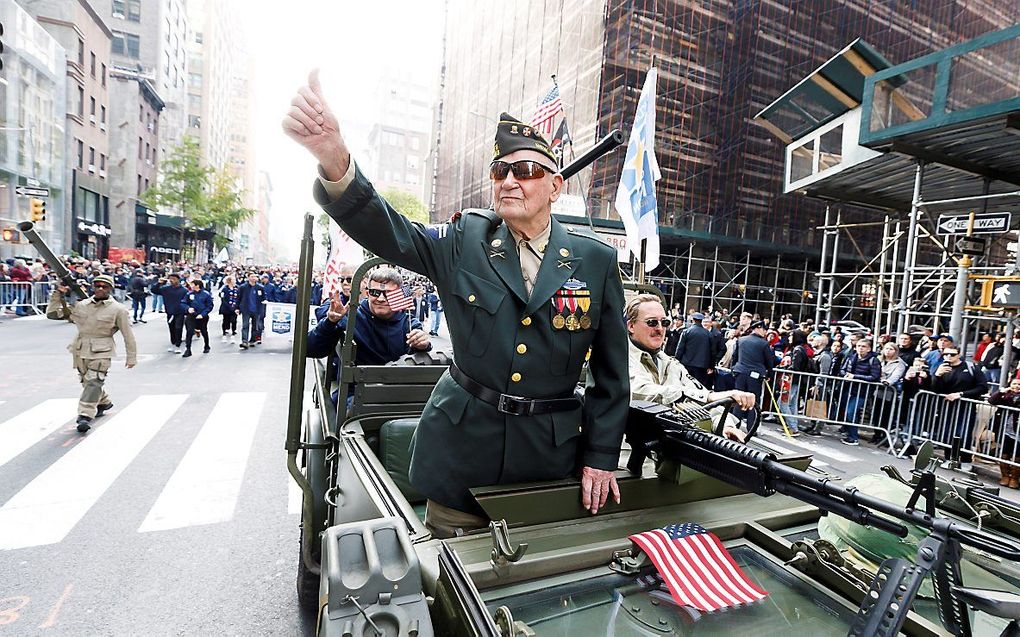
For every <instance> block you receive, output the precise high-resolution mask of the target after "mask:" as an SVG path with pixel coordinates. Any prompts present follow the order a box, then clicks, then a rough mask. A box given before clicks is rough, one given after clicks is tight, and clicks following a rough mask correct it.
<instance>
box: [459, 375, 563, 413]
mask: <svg viewBox="0 0 1020 637" xmlns="http://www.w3.org/2000/svg"><path fill="white" fill-rule="evenodd" d="M450 376H452V377H453V380H455V381H456V382H457V384H458V385H460V386H461V387H463V388H464V391H466V392H467V393H469V394H471V395H472V396H474V397H475V398H477V399H478V400H481V401H482V402H486V403H489V404H490V405H492V406H493V407H495V408H496V409H497V410H499V412H500V413H504V414H509V415H511V416H535V415H538V414H548V413H552V412H554V411H570V410H571V409H577V408H578V407H580V406H581V401H580V400H578V399H577V397H575V396H571V397H569V398H524V397H522V396H511V395H510V394H503V393H500V392H498V391H496V390H495V389H489V388H488V387H486V386H485V385H483V384H481V383H479V382H478V381H476V380H474V379H473V378H471V377H470V376H468V375H467V374H465V373H464V372H462V371H461V369H460V368H459V367H457V365H455V364H454V365H450Z"/></svg>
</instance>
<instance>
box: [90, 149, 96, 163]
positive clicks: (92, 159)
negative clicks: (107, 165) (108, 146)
mask: <svg viewBox="0 0 1020 637" xmlns="http://www.w3.org/2000/svg"><path fill="white" fill-rule="evenodd" d="M95 167H96V149H95V148H93V147H91V146H89V168H90V169H95Z"/></svg>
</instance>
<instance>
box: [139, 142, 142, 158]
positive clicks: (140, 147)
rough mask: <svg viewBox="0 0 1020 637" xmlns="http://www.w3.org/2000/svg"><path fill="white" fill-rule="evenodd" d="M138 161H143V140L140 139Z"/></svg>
mask: <svg viewBox="0 0 1020 637" xmlns="http://www.w3.org/2000/svg"><path fill="white" fill-rule="evenodd" d="M138 159H142V138H141V137H139V138H138Z"/></svg>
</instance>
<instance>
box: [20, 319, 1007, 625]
mask: <svg viewBox="0 0 1020 637" xmlns="http://www.w3.org/2000/svg"><path fill="white" fill-rule="evenodd" d="M146 318H147V320H148V321H149V322H148V323H147V324H144V325H141V324H140V325H137V326H136V328H135V332H136V337H137V339H138V344H139V352H140V354H139V362H138V366H137V367H135V368H134V369H131V370H128V369H125V368H124V365H123V347H122V346H121V344H120V341H119V337H118V357H117V358H116V359H115V360H114V366H113V368H112V370H111V372H110V375H109V379H108V382H107V391H108V393H109V394H110V396H111V398H112V400H113V402H114V404H115V407H114V409H113V410H112V411H111V412H110V413H109V414H107V415H105V416H103V417H102V418H100V419H97V421H96V423H95V427H94V428H93V430H92V431H91V432H89V433H88V434H87V435H85V436H82V435H80V434H78V433H77V432H76V431H75V429H74V418H75V415H76V410H75V405H76V401H77V396H78V393H79V385H78V382H77V376H76V374H75V372H74V370H73V369H72V368H71V357H70V355H69V354H68V353H67V352H66V350H65V346H66V344H67V343H68V342H70V340H71V338H72V337H73V334H74V327H73V326H71V325H69V324H67V323H63V322H57V321H47V320H45V319H44V318H41V317H30V318H18V319H14V318H11V317H9V316H2V317H0V343H2V344H3V348H2V350H0V351H2V353H0V636H2V635H19V636H21V635H75V636H77V635H118V636H119V635H140V634H142V635H235V634H236V635H241V634H244V635H302V634H314V617H309V616H307V615H304V614H302V612H301V610H300V608H299V606H298V603H297V599H296V595H295V591H294V578H295V572H296V566H297V557H298V556H297V539H298V522H299V520H298V518H299V516H298V509H299V502H298V500H297V498H296V497H295V496H296V494H297V491H296V489H295V488H294V487H293V485H292V483H291V480H290V477H289V475H288V474H287V470H286V462H285V460H286V454H285V452H284V448H283V445H284V436H285V423H286V413H287V383H288V375H289V369H290V343H289V342H288V341H287V340H286V339H282V340H279V341H277V342H275V343H274V342H271V341H267V342H266V344H264V345H262V346H260V347H258V348H256V349H254V350H249V351H242V350H240V349H239V348H238V346H237V345H236V344H233V345H232V344H229V343H222V342H221V340H220V338H219V336H218V334H219V331H220V324H219V317H218V316H216V317H214V319H213V323H212V324H211V326H210V328H211V329H210V331H211V332H212V334H213V339H212V352H211V353H209V354H202V353H201V348H200V347H196V348H195V352H196V353H195V355H194V356H193V357H191V358H188V359H183V358H181V356H179V355H176V354H172V353H167V352H166V347H167V344H168V343H167V332H166V327H165V321H164V317H163V315H161V314H155V315H153V314H151V313H150V314H147V317H146ZM437 345H438V346H439V347H440V348H444V347H445V348H448V346H449V345H448V341H446V340H445V339H440V340H438V341H437ZM761 439H762V442H763V444H765V445H767V446H770V447H771V448H773V449H774V450H775V451H777V452H779V453H811V454H813V455H814V461H815V465H816V466H818V467H819V468H821V469H823V470H825V471H827V472H828V473H830V474H831V475H833V476H836V477H838V478H841V479H849V478H851V477H853V476H856V475H858V474H860V473H867V472H878V471H879V468H880V467H881V466H882V465H885V464H893V465H895V466H897V467H899V468H900V470H901V472H903V473H904V474H907V473H908V472H909V469H910V466H911V463H910V461H909V460H908V459H898V458H895V457H893V456H891V455H889V454H887V453H883V452H882V451H880V450H878V449H876V448H874V447H871V446H868V445H863V444H862V446H861V447H856V448H852V447H846V446H844V445H841V444H840V443H839V440H838V438H837V437H836V436H835V434H834V432H833V433H830V434H827V435H825V436H822V437H820V438H809V437H801V438H797V439H789V438H786V437H784V436H783V435H782V433H780V432H779V431H778V430H777V428H776V426H775V425H774V424H768V423H766V424H764V425H763V435H762V438H761ZM983 473H987V472H986V471H983ZM986 482H989V483H992V481H991V480H988V479H986ZM1003 495H1005V496H1006V497H1009V498H1011V499H1014V500H1018V499H1020V498H1018V497H1017V495H1018V492H1017V491H1013V490H1008V489H1004V490H1003Z"/></svg>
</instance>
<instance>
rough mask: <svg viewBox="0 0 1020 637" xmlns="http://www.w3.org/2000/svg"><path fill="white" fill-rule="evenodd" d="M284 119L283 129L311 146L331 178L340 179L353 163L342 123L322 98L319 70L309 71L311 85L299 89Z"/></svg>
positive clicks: (326, 174) (327, 176)
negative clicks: (345, 140) (341, 132)
mask: <svg viewBox="0 0 1020 637" xmlns="http://www.w3.org/2000/svg"><path fill="white" fill-rule="evenodd" d="M290 104H291V106H290V110H289V111H287V114H286V116H284V118H283V132H284V133H286V134H287V136H288V137H290V138H291V139H293V140H294V141H296V142H297V143H299V144H301V145H302V146H304V147H305V148H307V149H308V151H309V152H310V153H312V156H314V157H315V158H316V159H317V160H319V165H320V166H322V171H323V174H324V175H325V177H326V179H329V180H330V181H340V179H342V178H343V176H344V175H345V174H346V173H347V168H348V167H349V166H350V164H351V153H350V151H349V150H348V149H347V144H346V143H345V142H344V138H343V136H342V135H341V134H340V124H339V122H337V119H336V116H335V115H333V111H331V110H330V108H329V105H328V104H327V103H326V100H325V99H323V97H322V86H321V85H320V84H319V69H314V70H313V71H312V72H311V73H309V74H308V84H306V85H305V86H302V87H301V88H299V89H298V90H297V94H296V95H294V98H293V99H292V100H291V102H290Z"/></svg>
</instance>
